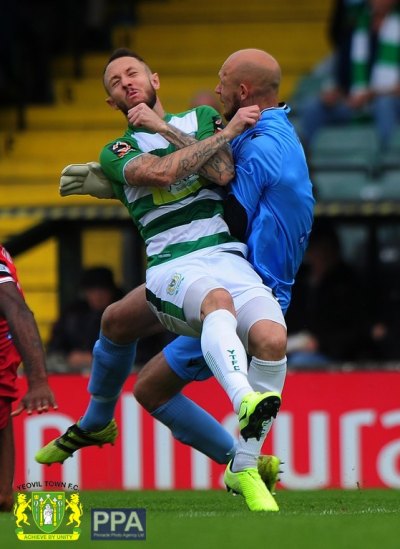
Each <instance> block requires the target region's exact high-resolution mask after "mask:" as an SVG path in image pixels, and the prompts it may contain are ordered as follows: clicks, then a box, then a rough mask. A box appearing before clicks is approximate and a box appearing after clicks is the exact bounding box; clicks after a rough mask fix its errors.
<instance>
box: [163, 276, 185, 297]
mask: <svg viewBox="0 0 400 549" xmlns="http://www.w3.org/2000/svg"><path fill="white" fill-rule="evenodd" d="M182 280H183V276H182V275H181V274H179V273H175V274H174V275H173V277H172V278H171V280H170V281H169V284H168V286H167V294H168V295H176V294H177V293H178V292H179V287H180V285H181V283H182Z"/></svg>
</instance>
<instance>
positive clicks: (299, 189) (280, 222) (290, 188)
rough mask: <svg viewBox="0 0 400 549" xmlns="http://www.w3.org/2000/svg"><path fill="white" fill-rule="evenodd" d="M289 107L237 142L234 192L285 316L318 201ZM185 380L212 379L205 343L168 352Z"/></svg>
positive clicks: (251, 251) (260, 268) (183, 339)
mask: <svg viewBox="0 0 400 549" xmlns="http://www.w3.org/2000/svg"><path fill="white" fill-rule="evenodd" d="M289 111H290V109H289V108H288V107H287V106H286V105H282V106H279V107H276V108H270V109H265V110H264V111H263V112H262V114H261V119H260V120H259V121H258V122H257V124H256V125H255V126H254V127H253V128H251V129H249V130H247V131H246V132H244V133H243V134H241V135H240V136H238V137H236V138H235V139H234V140H233V141H232V150H233V158H234V160H235V168H236V176H235V179H234V180H233V181H232V183H231V187H230V192H231V193H232V194H233V195H234V196H235V198H236V200H237V201H238V202H240V204H241V205H242V207H243V208H244V209H245V211H246V214H247V220H248V223H247V231H246V240H247V245H248V260H249V261H250V263H251V264H252V265H253V266H254V269H255V270H256V271H257V273H258V274H259V275H260V276H261V278H262V279H263V282H264V284H266V285H267V286H268V287H269V288H271V289H272V290H273V292H274V295H275V296H276V298H277V299H278V301H279V304H280V305H281V308H282V311H283V313H284V314H285V313H286V310H287V308H288V306H289V303H290V297H291V290H292V286H293V283H294V279H295V275H296V273H297V271H298V268H299V267H300V264H301V262H302V259H303V256H304V252H305V250H306V247H307V243H308V238H309V235H310V232H311V226H312V222H313V210H314V203H315V200H314V198H313V193H312V184H311V181H310V177H309V173H308V168H307V163H306V159H305V155H304V151H303V147H302V146H301V144H300V141H299V139H298V137H297V135H296V132H295V130H294V128H293V126H292V124H291V123H290V122H289V120H288V118H287V114H288V112H289ZM164 356H165V358H166V360H167V362H168V364H169V366H170V367H171V369H172V370H173V371H174V372H175V373H176V374H177V375H178V376H179V377H180V378H181V379H184V380H187V381H189V380H203V379H207V378H209V377H211V376H212V373H211V370H209V369H208V367H207V365H206V363H205V361H204V358H203V355H202V352H201V346H200V339H197V338H192V337H187V336H180V337H177V338H176V339H175V340H173V341H172V342H171V343H170V344H169V345H167V346H166V347H165V348H164Z"/></svg>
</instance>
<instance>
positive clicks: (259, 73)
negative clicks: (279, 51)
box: [221, 48, 281, 102]
mask: <svg viewBox="0 0 400 549" xmlns="http://www.w3.org/2000/svg"><path fill="white" fill-rule="evenodd" d="M221 73H223V74H224V75H225V76H226V77H227V78H230V79H233V81H235V82H236V84H244V85H245V86H246V87H247V88H248V90H249V94H250V96H252V98H253V100H256V99H257V102H258V100H259V99H260V98H264V99H265V100H267V99H268V100H271V101H276V99H277V97H278V92H279V85H280V81H281V68H280V66H279V63H278V62H277V60H276V59H275V58H274V57H272V55H270V54H269V53H267V52H265V51H263V50H258V49H254V48H249V49H245V50H239V51H236V52H235V53H232V55H230V56H229V57H228V59H227V60H226V61H225V63H224V64H223V65H222V68H221Z"/></svg>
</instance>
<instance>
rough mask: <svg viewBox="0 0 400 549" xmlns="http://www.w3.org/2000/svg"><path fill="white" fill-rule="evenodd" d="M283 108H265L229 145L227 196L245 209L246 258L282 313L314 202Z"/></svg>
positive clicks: (301, 153)
mask: <svg viewBox="0 0 400 549" xmlns="http://www.w3.org/2000/svg"><path fill="white" fill-rule="evenodd" d="M289 111H290V109H289V107H287V106H286V105H281V106H279V107H277V108H269V109H265V110H264V111H262V113H261V119H260V120H259V122H257V124H256V125H255V126H254V127H253V128H251V129H249V130H247V131H246V132H244V133H243V134H241V135H240V136H238V137H236V138H235V139H234V140H233V141H232V150H233V157H234V160H235V166H236V176H235V179H234V180H233V181H232V183H231V192H232V194H233V195H234V196H235V198H236V199H237V200H238V201H239V202H240V204H241V205H242V206H243V208H244V209H245V210H246V214H247V219H248V224H247V232H246V241H247V245H248V260H249V261H250V263H251V264H252V265H253V266H254V269H255V270H256V271H257V273H258V274H259V275H260V276H261V278H262V279H263V281H264V284H266V285H267V286H268V287H269V288H271V289H272V291H273V293H274V295H275V297H276V298H277V299H278V301H279V304H280V305H281V308H282V311H283V313H285V312H286V310H287V308H288V306H289V302H290V296H291V290H292V286H293V283H294V279H295V276H296V273H297V271H298V269H299V267H300V264H301V262H302V259H303V256H304V252H305V250H306V247H307V243H308V238H309V235H310V232H311V226H312V222H313V210H314V203H315V200H314V198H313V193H312V184H311V181H310V177H309V173H308V167H307V163H306V159H305V155H304V151H303V147H302V146H301V144H300V141H299V139H298V137H297V134H296V132H295V130H294V127H293V126H292V124H291V123H290V122H289V120H288V117H287V113H288V112H289Z"/></svg>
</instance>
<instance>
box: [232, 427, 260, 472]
mask: <svg viewBox="0 0 400 549" xmlns="http://www.w3.org/2000/svg"><path fill="white" fill-rule="evenodd" d="M268 425H269V424H268ZM268 431H269V429H266V430H265V432H264V433H263V434H262V435H261V437H260V440H257V439H256V438H249V439H247V441H245V440H244V438H243V437H242V436H241V435H240V436H239V442H238V444H237V446H236V453H235V457H234V458H233V463H232V471H233V472H234V473H237V472H238V471H243V469H248V468H249V467H255V468H256V469H257V458H258V456H259V455H260V454H261V448H262V445H263V444H264V441H265V439H266V437H267V432H268Z"/></svg>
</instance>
